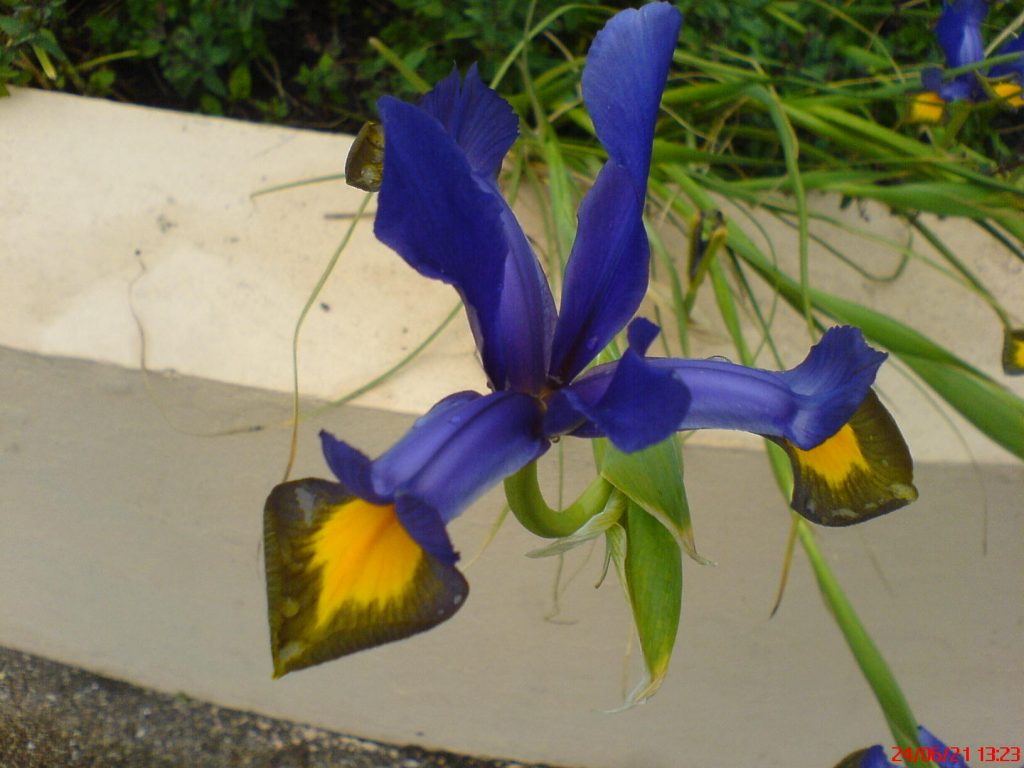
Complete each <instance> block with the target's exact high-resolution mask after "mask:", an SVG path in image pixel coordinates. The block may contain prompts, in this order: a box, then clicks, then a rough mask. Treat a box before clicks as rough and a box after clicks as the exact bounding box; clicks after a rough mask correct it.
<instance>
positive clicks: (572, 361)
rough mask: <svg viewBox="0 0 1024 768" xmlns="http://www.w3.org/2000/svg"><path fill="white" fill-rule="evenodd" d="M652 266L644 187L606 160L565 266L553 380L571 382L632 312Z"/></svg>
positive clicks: (584, 206) (585, 205) (586, 200)
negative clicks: (639, 187) (644, 211)
mask: <svg viewBox="0 0 1024 768" xmlns="http://www.w3.org/2000/svg"><path fill="white" fill-rule="evenodd" d="M649 268H650V249H649V246H648V243H647V233H646V232H645V231H644V224H643V198H642V191H641V190H637V188H636V187H635V186H634V185H633V182H632V181H631V179H630V176H629V174H628V173H627V172H626V170H625V169H624V168H623V167H622V166H619V165H614V164H612V163H608V164H606V165H605V166H604V168H603V169H602V170H601V173H600V174H599V175H598V177H597V181H596V182H595V183H594V186H593V187H592V188H591V190H590V192H588V193H587V196H586V197H585V198H584V200H583V204H582V205H581V206H580V211H579V228H578V230H577V233H576V242H574V243H573V246H572V253H571V254H570V255H569V262H568V264H567V265H566V269H565V285H564V289H563V291H562V307H561V314H560V315H559V318H558V323H557V325H556V326H555V336H554V341H553V342H552V348H551V365H550V367H549V371H550V375H551V379H552V380H553V381H554V382H555V383H556V384H565V383H568V382H570V381H572V380H573V379H574V378H575V377H576V375H577V374H578V373H579V372H580V371H582V370H583V369H584V368H585V367H586V366H587V364H588V363H589V362H590V361H591V360H593V359H594V356H595V355H597V353H598V352H600V351H601V350H602V349H603V348H604V346H605V345H606V344H607V343H608V342H609V341H611V339H612V338H613V337H614V336H615V334H616V333H618V332H619V331H620V330H622V327H623V326H624V325H625V324H626V323H627V322H628V321H629V319H630V318H631V317H632V316H633V313H634V312H636V309H637V307H638V306H640V302H641V301H642V300H643V297H644V293H645V292H646V291H647V278H648V272H649Z"/></svg>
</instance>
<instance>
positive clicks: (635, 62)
mask: <svg viewBox="0 0 1024 768" xmlns="http://www.w3.org/2000/svg"><path fill="white" fill-rule="evenodd" d="M681 23H682V17H681V16H680V14H679V12H678V11H677V10H675V8H673V7H672V6H671V5H668V4H667V3H652V4H650V5H646V6H644V7H643V8H642V9H640V10H639V11H637V10H626V11H622V12H621V13H618V14H616V15H615V16H614V17H613V18H612V19H611V20H610V21H609V22H608V24H606V25H605V27H604V29H602V30H601V31H600V32H599V33H598V35H597V37H596V38H595V39H594V43H593V45H592V46H591V48H590V52H589V53H588V55H587V63H586V67H585V68H584V70H583V99H584V101H585V102H586V105H587V110H588V111H589V113H590V117H591V119H592V120H593V121H594V130H595V131H596V133H597V137H598V139H600V140H601V143H602V144H603V145H604V146H605V149H607V151H608V162H607V163H606V164H605V166H604V168H603V169H602V170H601V173H600V174H598V177H597V180H596V181H595V183H594V186H593V187H592V188H591V189H590V191H589V192H588V193H587V196H586V198H584V200H583V204H582V205H581V206H580V210H579V226H578V229H577V235H576V241H575V242H574V243H573V247H572V253H570V255H569V261H568V263H567V265H566V270H565V285H564V289H563V291H562V305H561V313H560V317H559V318H558V324H557V325H556V327H555V338H554V341H553V343H552V351H551V364H550V366H549V369H548V370H549V373H550V378H551V380H552V382H553V383H555V384H556V385H561V384H566V383H568V382H569V381H571V380H572V379H573V378H574V377H575V376H576V375H577V374H578V373H579V372H580V371H582V370H583V369H584V368H585V367H586V366H587V364H588V363H589V362H590V361H591V360H593V358H594V356H595V355H596V354H597V353H598V352H599V351H600V350H601V349H602V348H603V347H604V346H605V345H606V344H607V343H608V342H609V341H610V340H611V339H612V337H613V336H615V334H616V333H618V332H619V331H620V330H621V329H622V327H623V326H624V325H625V324H626V323H627V322H628V321H629V318H631V317H632V316H633V313H634V312H636V309H637V307H638V306H639V305H640V302H641V300H642V299H643V296H644V293H645V292H646V291H647V279H648V270H649V260H650V250H649V247H648V243H647V233H646V232H645V231H644V227H643V208H644V200H645V197H646V190H647V173H648V170H649V168H650V160H651V145H652V142H653V139H654V125H655V121H656V118H657V116H658V107H659V105H660V103H661V93H662V90H663V89H664V87H665V79H666V77H667V76H668V68H669V64H670V63H671V61H672V52H673V50H674V49H675V44H676V38H677V37H678V36H679V26H680V24H681Z"/></svg>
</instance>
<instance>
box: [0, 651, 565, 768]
mask: <svg viewBox="0 0 1024 768" xmlns="http://www.w3.org/2000/svg"><path fill="white" fill-rule="evenodd" d="M85 766H89V767H90V768H170V767H171V766H175V768H177V767H179V766H181V767H187V768H220V767H221V766H232V767H235V766H237V767H238V768H242V767H243V766H244V767H245V768H320V767H321V766H322V767H323V768H327V767H328V766H330V767H331V768H554V767H553V766H540V765H529V766H528V765H525V764H523V763H516V762H509V761H506V760H482V759H479V758H473V757H465V756H461V755H454V754H451V753H447V752H429V751H427V750H424V749H419V748H417V747H399V746H393V745H389V744H380V743H377V742H373V741H366V740H363V739H356V738H353V737H351V736H344V735H342V734H339V733H333V732H331V731H325V730H323V729H321V728H313V727H310V726H306V725H301V724H298V723H292V722H288V721H286V720H275V719H273V718H269V717H263V716H261V715H256V714H253V713H251V712H242V711H239V710H236V709H225V708H223V707H218V706H215V705H213V704H208V703H206V702H202V701H197V700H194V699H190V698H188V697H187V696H183V695H178V696H171V695H167V694H164V693H157V692H155V691H150V690H146V689H144V688H138V687H136V686H134V685H131V684H129V683H124V682H120V681H118V680H112V679H110V678H107V677H100V676H99V675H94V674H92V673H90V672H86V671H85V670H82V669H78V668H76V667H69V666H66V665H64V664H58V663H56V662H53V661H48V660H46V659H42V658H39V657H38V656H32V655H30V654H27V653H21V652H19V651H14V650H10V649H7V648H0V768H80V767H85Z"/></svg>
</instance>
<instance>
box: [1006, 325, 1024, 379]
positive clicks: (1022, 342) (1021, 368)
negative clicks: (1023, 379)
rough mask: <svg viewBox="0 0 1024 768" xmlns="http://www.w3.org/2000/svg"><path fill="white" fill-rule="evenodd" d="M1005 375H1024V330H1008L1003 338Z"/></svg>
mask: <svg viewBox="0 0 1024 768" xmlns="http://www.w3.org/2000/svg"><path fill="white" fill-rule="evenodd" d="M1003 373H1005V374H1007V375H1009V376H1020V375H1021V374H1024V328H1016V329H1012V328H1007V329H1006V335H1005V336H1004V338H1003Z"/></svg>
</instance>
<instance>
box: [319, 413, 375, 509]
mask: <svg viewBox="0 0 1024 768" xmlns="http://www.w3.org/2000/svg"><path fill="white" fill-rule="evenodd" d="M320 445H321V447H322V449H323V452H324V458H325V459H326V460H327V466H328V467H330V468H331V472H333V473H334V476H335V477H337V478H338V479H339V480H340V481H341V484H342V485H343V486H344V487H345V490H346V492H347V493H348V494H350V495H352V496H358V497H359V498H361V499H366V501H369V502H372V503H373V504H386V503H388V500H387V499H386V498H383V497H381V496H380V495H379V494H378V493H377V492H376V491H375V490H374V489H373V484H372V482H371V481H370V459H369V458H368V457H367V456H366V455H365V454H363V453H361V452H360V451H358V450H356V449H355V448H353V447H352V446H351V445H349V444H348V443H345V442H342V441H341V440H338V439H337V438H336V437H335V436H334V435H332V434H331V433H330V432H327V431H326V430H323V429H322V430H320Z"/></svg>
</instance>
